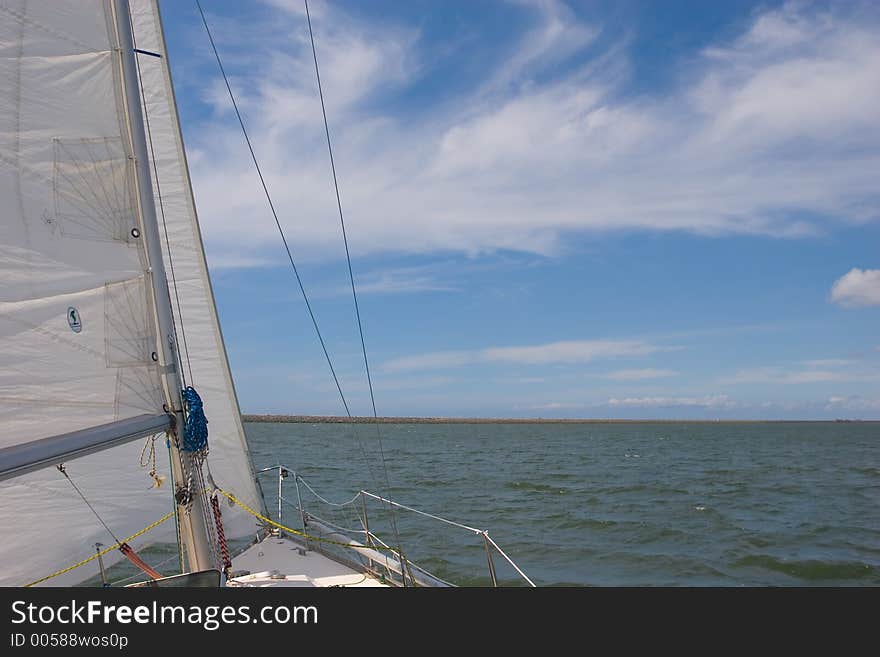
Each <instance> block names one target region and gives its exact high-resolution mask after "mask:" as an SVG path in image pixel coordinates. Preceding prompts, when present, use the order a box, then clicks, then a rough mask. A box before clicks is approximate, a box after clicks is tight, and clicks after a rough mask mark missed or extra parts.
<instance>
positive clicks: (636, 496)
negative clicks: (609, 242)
mask: <svg viewBox="0 0 880 657" xmlns="http://www.w3.org/2000/svg"><path fill="white" fill-rule="evenodd" d="M245 428H246V431H247V435H248V440H249V443H250V445H251V449H252V457H253V459H254V462H255V465H256V466H257V467H258V468H259V467H263V466H269V465H273V464H275V463H279V462H280V463H284V464H285V465H288V466H290V467H292V468H294V469H296V471H297V472H298V473H299V474H300V475H301V476H302V477H304V478H305V479H306V480H307V481H308V482H309V483H310V484H311V485H312V486H313V487H314V488H315V490H316V491H317V492H318V493H320V494H321V495H322V496H323V497H324V498H326V499H327V500H329V501H333V502H342V501H345V500H348V499H350V498H351V497H352V496H354V495H355V494H356V493H357V491H358V490H359V489H361V488H366V489H367V490H371V491H374V492H381V493H383V494H384V493H389V494H390V496H391V497H392V498H393V499H395V500H397V501H400V502H402V503H404V504H407V505H409V506H413V507H416V508H418V509H422V510H424V511H428V512H431V513H434V514H437V515H440V516H443V517H446V518H450V519H452V520H456V521H459V522H462V523H464V524H467V525H470V526H473V527H476V528H480V529H488V530H489V531H490V533H491V535H492V537H493V538H494V539H495V540H496V541H497V542H498V544H499V545H500V546H501V547H502V548H503V549H504V550H505V551H506V552H507V553H508V554H509V555H510V556H511V557H512V558H513V559H514V561H515V562H516V563H517V564H518V565H519V566H520V567H521V568H522V569H523V570H524V571H525V573H526V574H527V575H529V577H531V578H532V579H533V580H534V581H535V582H536V583H537V584H539V585H577V586H584V585H603V586H604V585H623V586H632V585H636V586H643V585H648V586H650V585H666V586H706V585H714V586H738V585H747V586H763V585H772V586H804V585H806V586H826V585H827V586H841V585H842V586H876V585H878V584H880V450H878V448H880V424H878V423H855V422H854V423H834V422H829V423H778V424H768V423H754V424H720V423H719V424H684V423H683V424H666V423H664V424H575V425H559V424H543V425H541V424H529V425H515V424H508V425H505V424H482V425H464V424H459V425H455V424H401V425H382V426H381V438H382V447H383V450H384V452H385V461H386V464H387V477H388V482H389V484H390V486H386V483H385V471H384V469H383V467H382V462H381V458H380V457H379V448H378V443H377V439H376V433H375V427H374V426H368V425H356V426H354V427H349V426H346V425H339V424H268V423H253V424H247V425H246V427H245ZM291 481H292V480H288V483H287V491H286V492H285V497H288V498H289V499H291V500H293V499H295V493H294V489H293V487H292V484H291V483H290V482H291ZM265 483H266V492H267V498H268V499H269V500H270V505H271V504H273V503H274V499H275V494H274V491H275V488H274V486H275V481H274V480H272V479H266V480H265ZM301 492H302V495H303V504H304V506H305V507H306V509H308V510H309V511H311V512H313V513H315V514H316V515H318V516H321V517H323V518H325V519H328V520H331V521H332V522H334V523H335V524H338V525H341V526H346V527H353V528H357V527H359V524H358V519H357V515H356V508H355V507H354V506H352V507H343V508H341V509H339V508H337V507H330V506H328V505H326V504H323V503H322V502H320V501H318V500H317V499H316V498H315V497H314V496H313V495H311V493H309V492H308V491H307V490H305V489H303V490H302V491H301ZM285 513H287V514H288V515H287V516H286V517H285V520H286V521H288V522H290V523H291V524H293V526H295V527H296V526H298V525H297V524H295V523H296V512H295V510H294V509H288V510H287V511H286V512H285ZM369 513H370V514H371V516H372V517H371V529H373V530H376V531H378V532H379V533H380V535H383V536H384V537H385V538H386V539H387V540H392V539H393V538H394V532H393V530H392V528H391V526H390V523H389V519H388V517H387V515H388V514H387V512H384V509H383V508H382V506H381V505H379V504H378V503H377V504H376V505H374V506H371V507H370V509H369ZM396 524H397V527H398V531H399V532H400V536H401V541H402V544H403V546H404V549H405V551H406V553H407V556H408V557H410V558H411V559H412V560H413V561H415V562H416V563H419V564H421V565H423V566H425V567H426V568H427V569H428V570H430V571H431V572H434V573H435V574H437V575H439V576H441V577H444V578H447V579H449V580H451V581H453V582H455V583H458V584H487V583H488V582H489V579H488V569H487V564H486V554H485V552H484V550H483V544H482V540H481V539H480V538H479V537H476V536H474V535H472V534H469V533H468V532H466V531H464V530H460V529H456V528H453V527H446V526H443V525H440V524H438V523H436V522H434V521H431V520H427V519H425V518H422V517H420V516H417V515H415V514H412V513H409V512H405V511H401V512H399V513H398V514H397V516H396ZM495 563H496V566H497V567H498V571H499V576H500V577H501V578H502V579H503V581H504V582H506V583H511V584H512V583H515V582H516V581H517V578H516V574H515V573H514V572H513V570H512V569H510V568H505V567H504V564H503V562H502V561H501V560H500V559H499V558H498V557H497V556H496V558H495Z"/></svg>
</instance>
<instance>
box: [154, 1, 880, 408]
mask: <svg viewBox="0 0 880 657" xmlns="http://www.w3.org/2000/svg"><path fill="white" fill-rule="evenodd" d="M203 6H204V8H205V11H206V14H207V17H208V21H209V24H210V25H211V28H212V30H213V31H214V37H215V40H216V42H217V47H218V49H219V52H220V56H221V57H222V59H223V64H224V66H225V68H226V70H227V72H228V73H229V75H230V83H231V85H232V88H233V90H234V92H235V94H236V96H237V101H238V103H239V106H240V108H241V110H242V115H243V118H244V121H245V124H246V126H247V128H248V130H249V132H250V135H251V139H252V141H253V146H254V150H255V152H256V154H257V157H258V158H259V160H260V164H261V167H262V169H263V173H264V175H265V177H266V183H267V185H268V188H269V190H270V192H271V194H272V197H273V201H274V204H275V207H276V209H277V210H278V215H279V220H280V222H281V224H282V226H283V228H284V231H285V234H286V237H287V240H288V243H289V245H290V247H291V251H292V253H293V257H294V259H295V261H296V265H297V268H298V270H299V273H300V275H301V277H302V281H303V284H304V287H305V289H306V292H307V293H308V295H309V300H310V303H311V306H312V309H313V311H314V313H315V317H316V320H317V323H318V325H319V327H320V330H321V332H322V335H323V337H324V340H325V342H326V346H327V350H328V353H329V354H330V357H331V359H332V361H333V365H334V368H335V370H336V373H337V375H338V377H339V381H340V384H341V387H342V390H343V392H344V394H345V396H346V400H347V402H348V404H349V407H350V409H351V412H352V413H353V414H355V415H370V414H372V407H371V403H370V397H369V392H368V386H367V379H366V375H365V371H364V361H363V356H362V354H361V346H360V339H359V333H358V325H357V320H356V314H355V308H354V304H353V301H352V296H351V289H350V284H349V279H348V268H347V264H346V260H345V247H344V243H343V238H342V231H341V227H340V222H339V217H338V214H337V207H336V197H335V193H334V188H333V178H332V174H331V169H330V161H329V158H328V153H327V145H326V142H325V139H326V138H325V133H324V125H323V121H322V114H321V105H320V101H319V97H318V89H317V84H316V80H315V71H314V63H313V60H312V52H311V49H310V45H309V35H308V27H307V25H306V22H305V14H304V10H303V4H302V1H301V0H265V1H262V2H247V3H241V2H234V1H231V0H230V1H221V0H203ZM309 6H310V10H311V17H312V23H313V28H314V31H315V40H316V47H317V57H318V62H319V65H320V71H321V80H322V84H323V89H324V96H325V101H326V112H327V119H328V122H329V129H330V133H331V137H332V142H333V148H334V157H335V164H336V171H337V174H338V178H339V189H340V200H341V204H342V207H343V210H344V213H345V228H346V232H347V238H348V245H349V248H350V251H351V257H352V271H353V274H354V280H355V284H356V287H357V290H358V303H359V310H360V315H361V319H362V324H363V333H364V338H365V343H366V347H367V354H368V359H369V364H370V371H371V374H372V379H373V387H374V392H375V400H376V409H377V412H378V414H379V415H412V416H454V417H465V416H468V417H545V418H556V417H578V418H580V417H583V418H592V417H595V418H634V419H635V418H682V419H835V418H850V419H880V331H878V329H880V248H878V247H880V6H878V5H876V4H875V3H872V2H862V3H860V2H840V3H828V2H745V1H734V0H730V1H728V2H696V1H694V2H682V1H676V0H665V1H663V2H634V1H631V0H623V1H616V2H610V1H608V2H604V1H598V0H597V1H586V0H584V1H581V2H575V1H573V0H571V1H569V2H564V1H563V0H492V1H490V0H473V1H464V0H462V1H456V0H449V1H444V2H440V1H439V0H411V1H410V2H406V3H401V2H396V1H392V0H387V1H384V0H373V1H370V2H343V1H324V0H312V1H311V2H310V3H309ZM161 8H162V12H163V22H164V26H165V31H166V39H167V46H168V51H169V60H170V63H171V67H172V74H173V78H174V84H175V91H176V97H177V103H178V107H179V112H180V116H181V125H182V131H183V135H184V139H185V142H186V150H187V155H188V159H189V165H190V170H191V174H192V178H193V189H194V194H195V199H196V204H197V208H198V212H199V221H200V225H201V227H202V231H203V235H204V240H205V248H206V253H207V257H208V264H209V268H210V270H211V276H212V280H213V284H214V292H215V295H216V298H217V305H218V312H219V315H220V321H221V325H222V328H223V333H224V337H225V341H226V347H227V350H228V353H229V359H230V365H231V369H232V372H233V378H234V380H235V384H236V387H237V391H238V395H239V401H240V405H241V408H242V411H243V412H246V413H290V414H315V415H342V414H344V407H343V404H342V401H341V400H340V396H339V394H338V392H337V390H336V387H335V385H334V383H333V379H332V377H331V374H330V370H329V367H328V365H327V363H326V361H325V360H324V355H323V352H322V350H321V345H320V343H319V341H318V338H317V337H316V334H315V330H314V327H313V325H312V323H311V320H310V318H309V314H308V311H307V309H306V305H305V303H304V301H303V298H302V295H301V293H300V290H299V287H298V286H297V283H296V279H295V278H294V276H293V272H292V269H291V267H290V264H289V262H288V261H287V256H286V253H285V251H284V247H283V244H282V242H281V238H280V237H279V234H278V231H277V228H276V226H275V222H274V220H273V218H272V215H271V213H270V210H269V207H268V205H267V202H266V199H265V197H264V196H263V194H262V189H261V187H260V181H259V178H258V177H257V175H256V172H255V170H254V167H253V164H252V162H251V161H250V156H249V154H248V150H247V146H246V144H245V142H244V139H243V137H242V134H241V130H240V128H239V126H238V122H237V120H236V118H235V114H234V113H233V110H232V105H231V103H230V101H229V98H228V96H227V94H226V89H225V86H224V84H223V80H222V78H221V77H220V73H219V70H218V68H217V64H216V62H215V61H214V59H213V54H212V52H211V50H210V44H209V42H208V39H207V36H206V34H205V31H204V27H203V26H202V25H201V23H200V19H199V15H198V13H197V10H196V8H195V3H194V2H192V3H190V2H179V1H174V2H170V1H168V0H164V1H163V2H162V3H161Z"/></svg>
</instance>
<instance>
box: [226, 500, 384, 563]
mask: <svg viewBox="0 0 880 657" xmlns="http://www.w3.org/2000/svg"><path fill="white" fill-rule="evenodd" d="M217 492H218V493H220V494H221V495H223V496H224V497H226V498H227V499H228V500H229V501H230V502H232V503H233V504H236V505H238V506H240V507H241V508H242V509H244V510H245V511H247V512H248V513H250V514H251V515H252V516H254V517H255V518H259V519H260V520H262V521H263V522H265V523H267V524H269V525H272V526H273V527H277V528H278V529H281V530H283V531H286V532H288V533H290V534H296V535H297V536H302V537H303V538H306V539H308V540H310V541H317V542H318V543H327V544H329V545H341V546H342V547H347V548H355V547H364V548H369V549H371V550H388V551H389V552H394V553H397V550H395V549H394V548H393V547H386V546H384V545H352V544H351V543H343V542H342V541H333V540H330V539H329V538H321V537H320V536H312V535H311V534H306V533H305V532H301V531H297V530H296V529H291V528H290V527H285V526H284V525H282V524H281V523H279V522H275V521H274V520H272V519H271V518H267V517H266V516H264V515H263V514H261V513H259V512H258V511H254V510H253V509H252V508H251V507H249V506H248V505H247V504H245V503H244V502H242V501H241V500H240V499H238V498H237V497H236V496H235V495H233V494H232V493H227V492H226V491H225V490H223V489H222V488H218V489H217Z"/></svg>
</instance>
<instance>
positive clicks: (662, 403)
mask: <svg viewBox="0 0 880 657" xmlns="http://www.w3.org/2000/svg"><path fill="white" fill-rule="evenodd" d="M606 405H607V406H611V407H613V408H668V407H675V406H697V407H700V408H733V407H734V406H736V405H737V404H736V402H734V401H732V400H731V399H730V398H729V397H728V396H727V395H708V396H705V397H626V398H624V399H617V398H616V397H612V398H611V399H609V400H608V401H607V402H606Z"/></svg>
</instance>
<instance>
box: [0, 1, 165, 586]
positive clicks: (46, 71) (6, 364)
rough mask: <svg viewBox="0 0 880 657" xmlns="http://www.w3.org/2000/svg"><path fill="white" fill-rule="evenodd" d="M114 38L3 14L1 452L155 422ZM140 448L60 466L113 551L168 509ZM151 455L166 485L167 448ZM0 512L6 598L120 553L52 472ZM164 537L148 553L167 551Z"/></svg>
mask: <svg viewBox="0 0 880 657" xmlns="http://www.w3.org/2000/svg"><path fill="white" fill-rule="evenodd" d="M115 35H116V33H115V27H114V22H113V19H112V16H111V12H110V9H109V4H108V3H106V2H104V1H103V0H81V1H79V2H76V3H65V2H58V1H57V0H27V1H25V0H0V88H2V89H3V93H2V94H0V207H2V209H3V210H2V220H0V449H4V448H9V449H15V448H17V447H20V446H27V445H29V444H31V443H33V442H34V441H37V440H39V439H43V438H47V437H51V436H58V435H60V434H66V433H68V432H71V431H76V430H79V429H88V428H90V427H95V426H97V425H102V424H107V423H112V422H116V421H120V420H126V419H128V418H134V417H137V416H140V415H144V414H151V415H157V414H162V413H163V403H165V398H164V393H163V390H162V385H161V380H160V375H159V372H158V368H157V367H156V364H155V362H154V359H153V357H152V354H153V352H154V351H155V350H156V329H155V320H154V309H153V308H152V305H151V304H152V300H151V299H152V296H151V291H150V285H149V283H148V281H147V279H146V277H145V273H144V270H145V267H146V264H145V263H146V260H145V249H144V245H143V239H142V238H141V232H142V230H141V228H140V224H139V218H138V212H137V209H136V207H137V206H136V190H135V173H134V167H133V163H132V159H131V145H130V140H129V136H128V131H127V130H128V129H127V127H126V121H125V113H124V106H123V92H122V85H121V82H120V78H121V73H120V63H119V55H118V52H115V51H114V48H115V43H116V36H115ZM141 447H142V441H136V442H133V443H129V444H126V445H122V446H119V447H115V448H113V449H110V450H107V451H104V452H101V453H99V454H93V455H91V456H87V457H83V458H80V459H75V460H73V461H71V462H70V463H69V464H68V472H69V474H70V476H71V478H72V479H73V481H74V482H75V483H76V484H77V485H78V486H80V487H81V489H82V490H83V492H84V494H85V495H86V497H87V499H88V501H89V503H90V504H92V505H93V506H94V507H95V509H96V510H97V511H98V512H99V513H100V514H101V517H102V518H103V519H104V521H105V522H106V523H107V524H108V526H109V527H110V528H111V529H112V531H113V532H114V533H115V534H116V535H117V536H118V537H119V538H125V537H126V536H129V535H130V534H133V533H134V532H136V531H138V530H140V529H142V528H143V527H144V526H146V525H148V524H149V523H151V522H153V521H154V520H156V519H157V518H159V517H161V516H162V515H163V514H165V513H167V512H168V511H169V510H170V509H171V507H172V500H171V495H170V493H169V488H170V487H169V486H168V485H166V486H163V487H162V488H160V489H157V488H150V486H151V484H152V480H151V479H150V478H149V477H148V476H147V473H146V469H144V468H141V467H140V466H139V465H138V456H139V454H140V451H141ZM158 453H159V460H158V465H159V466H160V470H161V471H162V472H163V473H164V474H166V475H167V474H168V459H167V456H166V455H165V449H164V444H163V441H159V450H158ZM0 499H2V500H3V503H2V505H0V532H2V536H3V540H2V541H0V563H3V568H2V570H0V572H2V577H0V584H2V585H21V584H24V583H27V582H29V581H32V580H34V579H38V578H39V577H41V576H43V575H46V574H49V573H50V572H52V571H54V570H57V569H59V568H63V567H65V566H68V565H70V564H71V563H73V562H75V561H77V560H78V559H80V558H83V557H85V556H89V555H90V554H93V553H94V546H93V544H94V543H95V542H97V541H100V542H102V543H104V544H105V545H111V544H112V543H113V539H112V537H111V536H110V535H109V534H108V532H107V530H106V529H104V528H103V527H102V526H101V524H100V523H99V522H98V520H97V519H96V517H95V516H94V515H93V513H92V511H91V510H90V509H89V508H88V507H87V506H86V504H85V503H84V502H83V501H82V499H81V498H80V497H79V496H78V494H77V493H76V492H75V490H74V489H73V487H72V486H71V484H70V483H69V482H68V481H67V480H66V479H65V478H64V477H63V476H62V475H61V473H59V472H58V471H57V470H55V469H54V468H51V467H50V468H47V469H44V470H41V471H38V472H33V473H31V474H27V475H23V476H20V477H14V478H11V479H7V480H5V481H3V482H2V483H0ZM163 528H164V530H165V531H164V532H163V531H159V530H157V531H155V532H151V533H150V534H149V535H148V536H146V537H145V539H147V540H162V539H163V537H164V538H166V539H167V538H169V533H170V536H171V537H173V535H174V534H173V532H174V526H173V521H169V522H168V523H165V525H163ZM116 558H118V553H112V554H111V555H108V559H107V560H108V561H112V560H114V559H116ZM96 572H97V569H96V567H95V565H94V564H91V565H90V566H88V567H85V568H82V569H77V570H74V571H72V572H71V573H70V574H69V575H67V576H65V577H62V578H58V579H54V580H52V581H51V582H50V583H51V584H63V583H70V582H76V581H81V580H83V579H86V578H88V577H91V576H93V575H94V574H95V573H96Z"/></svg>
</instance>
